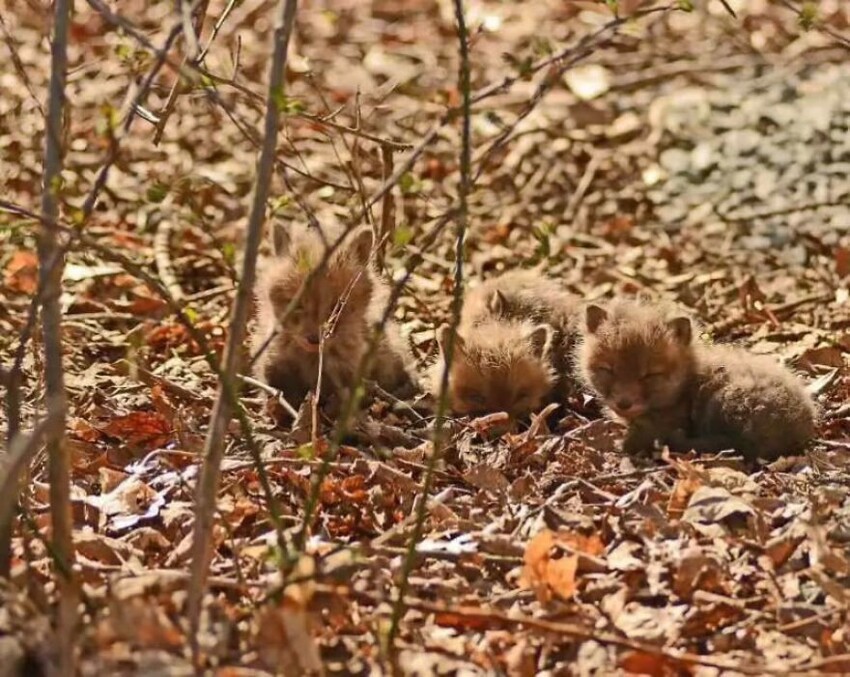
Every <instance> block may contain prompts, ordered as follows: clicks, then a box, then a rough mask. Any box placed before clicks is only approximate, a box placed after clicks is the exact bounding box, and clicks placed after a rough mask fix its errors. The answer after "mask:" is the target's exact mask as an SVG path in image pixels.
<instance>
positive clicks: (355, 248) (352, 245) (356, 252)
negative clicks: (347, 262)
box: [347, 226, 375, 265]
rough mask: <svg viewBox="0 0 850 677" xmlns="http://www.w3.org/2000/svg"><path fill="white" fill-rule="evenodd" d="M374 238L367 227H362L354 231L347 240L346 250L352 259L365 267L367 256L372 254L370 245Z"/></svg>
mask: <svg viewBox="0 0 850 677" xmlns="http://www.w3.org/2000/svg"><path fill="white" fill-rule="evenodd" d="M374 242H375V237H374V235H372V229H371V228H370V227H369V226H362V227H360V228H358V229H357V230H355V231H354V232H353V233H352V234H351V236H350V237H349V239H348V244H347V249H348V251H349V252H350V253H351V256H352V258H353V259H354V260H355V261H356V262H357V263H359V264H360V265H366V263H367V262H368V261H369V255H370V254H371V253H372V244H373V243H374Z"/></svg>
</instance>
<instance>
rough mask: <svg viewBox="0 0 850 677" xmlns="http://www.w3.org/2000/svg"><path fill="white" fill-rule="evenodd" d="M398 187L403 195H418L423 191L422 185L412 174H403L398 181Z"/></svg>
mask: <svg viewBox="0 0 850 677" xmlns="http://www.w3.org/2000/svg"><path fill="white" fill-rule="evenodd" d="M398 187H399V188H401V193H402V195H416V193H418V192H419V191H420V190H422V184H421V183H420V182H419V181H418V180H417V178H416V177H415V176H413V174H411V173H410V172H408V173H406V174H402V176H401V178H400V179H399V181H398Z"/></svg>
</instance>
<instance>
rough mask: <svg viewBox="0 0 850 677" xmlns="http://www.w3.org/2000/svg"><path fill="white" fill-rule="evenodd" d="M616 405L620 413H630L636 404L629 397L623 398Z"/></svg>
mask: <svg viewBox="0 0 850 677" xmlns="http://www.w3.org/2000/svg"><path fill="white" fill-rule="evenodd" d="M614 404H615V405H616V407H617V409H619V410H620V411H628V410H629V409H631V408H632V405H634V402H632V401H631V400H630V399H629V398H628V397H621V398H620V399H618V400H617V401H616V402H615V403H614Z"/></svg>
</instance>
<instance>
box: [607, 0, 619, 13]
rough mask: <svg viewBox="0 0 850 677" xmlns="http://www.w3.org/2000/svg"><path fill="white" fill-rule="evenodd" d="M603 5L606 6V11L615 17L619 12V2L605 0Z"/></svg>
mask: <svg viewBox="0 0 850 677" xmlns="http://www.w3.org/2000/svg"><path fill="white" fill-rule="evenodd" d="M605 4H606V5H608V9H610V10H611V12H612V13H613V14H614V16H617V12H618V11H620V0H605Z"/></svg>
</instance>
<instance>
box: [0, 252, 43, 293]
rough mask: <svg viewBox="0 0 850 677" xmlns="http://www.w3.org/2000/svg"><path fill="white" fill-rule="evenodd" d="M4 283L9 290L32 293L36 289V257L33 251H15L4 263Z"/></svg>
mask: <svg viewBox="0 0 850 677" xmlns="http://www.w3.org/2000/svg"><path fill="white" fill-rule="evenodd" d="M4 284H5V285H6V287H7V288H8V289H10V290H11V291H16V292H21V293H22V294H34V293H35V290H36V289H38V257H37V256H36V255H35V253H34V252H30V251H25V250H19V251H16V252H15V253H14V254H13V255H12V258H11V260H10V261H9V263H7V264H6V271H5V276H4Z"/></svg>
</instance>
